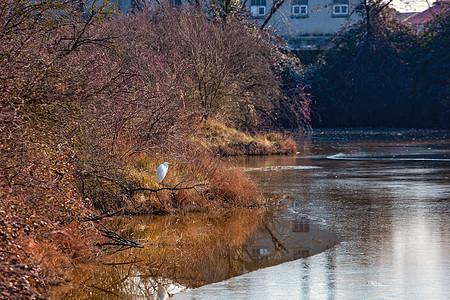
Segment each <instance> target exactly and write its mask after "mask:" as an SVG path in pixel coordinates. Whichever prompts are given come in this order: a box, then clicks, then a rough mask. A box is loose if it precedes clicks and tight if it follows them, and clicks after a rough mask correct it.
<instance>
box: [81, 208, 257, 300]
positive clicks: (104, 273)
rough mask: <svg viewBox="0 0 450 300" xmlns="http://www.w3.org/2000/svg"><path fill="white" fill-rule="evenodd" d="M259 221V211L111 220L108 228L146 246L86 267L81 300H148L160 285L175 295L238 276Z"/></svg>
mask: <svg viewBox="0 0 450 300" xmlns="http://www.w3.org/2000/svg"><path fill="white" fill-rule="evenodd" d="M262 217H263V210H262V209H253V210H249V209H247V210H245V209H242V210H233V211H226V212H211V213H198V214H188V215H186V216H181V215H180V216H145V217H136V216H133V217H120V218H115V219H114V220H112V221H111V222H109V224H108V228H110V229H111V230H113V231H115V232H118V233H119V234H121V235H122V236H123V237H125V238H128V239H131V240H138V241H140V242H141V243H144V244H145V243H147V245H145V247H144V248H143V249H137V248H136V249H128V250H125V251H120V252H115V253H111V254H110V255H105V256H104V257H103V264H94V265H92V266H89V268H90V272H91V274H92V275H91V279H90V281H89V282H87V283H86V284H85V285H86V288H85V289H84V290H83V291H82V293H84V295H81V294H80V296H79V297H86V295H89V296H88V298H95V299H110V298H111V297H122V298H134V297H136V298H145V299H152V298H154V295H155V293H156V292H155V291H156V288H157V286H158V284H161V285H162V286H164V287H165V288H166V289H167V290H168V292H169V293H173V292H174V290H173V289H175V290H177V291H180V290H182V289H183V288H184V287H190V288H191V287H198V286H201V285H204V284H207V283H211V282H217V281H221V280H223V279H226V278H229V277H231V276H236V275H238V274H240V273H241V270H240V269H241V268H240V267H239V266H240V265H241V262H240V261H239V257H242V254H241V253H242V249H241V246H242V245H243V244H244V243H245V242H246V241H247V240H248V238H249V236H250V235H251V234H252V233H253V232H254V231H255V230H257V228H258V227H259V226H260V224H261V222H262ZM150 243H151V244H155V245H150Z"/></svg>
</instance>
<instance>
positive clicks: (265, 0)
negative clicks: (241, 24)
mask: <svg viewBox="0 0 450 300" xmlns="http://www.w3.org/2000/svg"><path fill="white" fill-rule="evenodd" d="M249 1H250V12H251V15H252V16H253V17H254V18H256V19H257V20H258V22H259V23H260V24H262V23H263V22H264V20H265V19H266V17H267V16H268V14H269V13H270V10H271V8H272V5H273V2H272V1H273V0H249ZM359 3H360V2H359V0H286V1H285V2H284V3H283V5H282V6H281V7H280V8H278V10H277V11H276V13H275V14H274V15H273V16H272V18H271V19H270V21H269V23H268V24H267V26H270V27H271V28H273V29H274V30H275V31H276V32H278V34H280V35H281V36H282V37H284V38H285V39H286V40H287V41H288V44H289V46H290V47H291V48H292V49H296V50H298V49H321V48H324V47H325V46H326V44H328V42H329V40H330V38H331V35H332V34H333V33H335V32H337V31H339V30H340V29H341V28H342V27H343V26H346V25H347V24H349V23H351V22H355V21H356V20H357V19H358V16H357V15H356V13H354V12H353V11H354V9H355V7H356V6H357V5H358V4H359ZM267 26H266V27H267Z"/></svg>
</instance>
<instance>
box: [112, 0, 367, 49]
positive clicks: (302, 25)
mask: <svg viewBox="0 0 450 300" xmlns="http://www.w3.org/2000/svg"><path fill="white" fill-rule="evenodd" d="M116 1H117V4H118V8H119V9H120V10H121V11H122V12H124V13H127V12H129V11H130V9H131V8H132V2H133V0H116ZM134 1H136V0H134ZM140 1H143V2H145V1H146V0H137V1H136V2H135V3H139V2H140ZM181 1H183V3H185V2H186V0H169V1H167V0H166V1H163V2H165V3H167V2H169V3H172V4H174V5H181V3H182V2H181ZM245 3H246V5H247V7H248V9H249V11H250V14H251V16H252V17H253V18H255V20H256V21H257V22H258V23H259V24H262V23H263V22H264V21H265V19H266V18H267V17H268V16H269V15H270V11H271V8H272V6H273V0H247V1H246V2H245ZM359 3H360V0H286V1H285V2H284V3H283V4H282V5H281V6H280V7H279V8H278V9H277V11H276V12H275V13H274V14H273V16H272V17H271V18H270V21H269V22H268V24H267V25H266V28H267V27H270V28H272V29H274V30H275V31H276V32H277V33H278V34H279V35H280V36H282V37H283V38H285V39H286V40H287V41H288V44H289V46H290V48H291V49H293V50H315V49H323V48H325V47H326V45H327V44H328V43H329V41H330V39H331V35H332V34H333V33H335V32H337V31H339V30H340V29H341V28H342V27H343V26H346V25H347V24H349V23H351V22H355V21H356V20H357V19H358V16H357V15H356V13H354V9H355V7H356V6H357V5H358V4H359Z"/></svg>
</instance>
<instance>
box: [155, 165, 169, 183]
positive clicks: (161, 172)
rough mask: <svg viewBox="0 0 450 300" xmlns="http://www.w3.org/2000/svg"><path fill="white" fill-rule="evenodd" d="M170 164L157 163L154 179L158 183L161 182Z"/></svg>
mask: <svg viewBox="0 0 450 300" xmlns="http://www.w3.org/2000/svg"><path fill="white" fill-rule="evenodd" d="M171 165H172V164H169V163H168V162H165V163H163V164H161V165H159V167H158V169H157V170H156V179H157V180H158V183H161V181H162V180H163V179H164V177H166V174H167V169H168V168H169V166H171Z"/></svg>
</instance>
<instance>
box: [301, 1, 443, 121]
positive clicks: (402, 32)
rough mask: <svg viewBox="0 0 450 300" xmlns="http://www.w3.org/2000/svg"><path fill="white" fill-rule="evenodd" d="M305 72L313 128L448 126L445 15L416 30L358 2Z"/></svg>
mask: <svg viewBox="0 0 450 300" xmlns="http://www.w3.org/2000/svg"><path fill="white" fill-rule="evenodd" d="M357 12H358V13H360V15H361V21H360V22H359V23H357V24H355V25H353V26H351V27H349V28H346V29H345V30H343V31H342V32H340V33H338V34H337V35H336V36H335V38H334V40H333V46H332V47H331V48H330V49H329V50H327V51H325V52H324V53H323V54H322V55H321V56H320V60H319V61H318V62H317V64H315V65H313V66H312V67H311V68H310V69H309V70H308V71H307V72H306V74H307V75H306V77H307V79H308V81H309V83H310V92H311V93H312V95H313V98H314V100H313V103H314V105H313V116H312V119H313V120H312V124H313V127H406V128H409V127H411V128H449V127H450V122H449V120H450V105H449V92H450V90H449V78H450V52H449V45H450V40H449V29H448V25H449V14H448V12H447V13H446V14H441V15H437V16H436V17H435V18H434V20H433V21H432V22H431V23H429V24H428V26H427V27H426V28H425V29H424V30H422V31H421V32H420V33H416V32H415V31H414V29H413V28H411V27H408V26H406V25H404V24H401V23H400V22H399V21H398V20H397V19H395V18H393V17H392V13H391V12H390V9H388V8H387V7H384V8H383V7H380V6H377V5H373V6H370V7H369V6H364V5H361V6H360V7H359V8H358V10H357Z"/></svg>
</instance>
